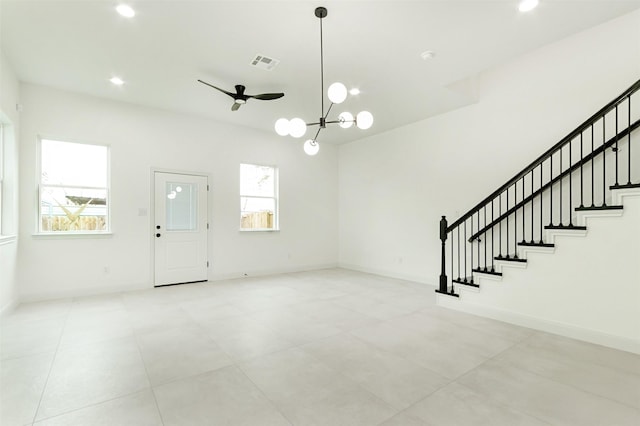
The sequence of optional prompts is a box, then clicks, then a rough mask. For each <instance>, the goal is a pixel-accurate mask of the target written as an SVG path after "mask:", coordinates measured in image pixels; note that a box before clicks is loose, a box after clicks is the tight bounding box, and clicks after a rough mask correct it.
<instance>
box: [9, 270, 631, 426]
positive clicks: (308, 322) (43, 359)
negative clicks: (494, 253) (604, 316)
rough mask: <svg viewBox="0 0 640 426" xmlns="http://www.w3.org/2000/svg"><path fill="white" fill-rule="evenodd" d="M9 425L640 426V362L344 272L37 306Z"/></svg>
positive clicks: (15, 359)
mask: <svg viewBox="0 0 640 426" xmlns="http://www.w3.org/2000/svg"><path fill="white" fill-rule="evenodd" d="M1 337H2V340H1V346H0V353H1V371H2V376H1V383H0V386H1V388H0V392H1V401H0V402H1V405H0V424H2V425H3V426H13V425H16V426H23V425H39V426H43V425H48V426H52V425H82V426H90V425H109V426H112V425H132V426H146V425H165V426H170V425H180V426H185V425H245V426H252V425H258V426H269V425H302V426H307V425H331V426H337V425H349V426H357V425H384V426H418V425H444V426H449V425H492V426H496V425H507V426H514V425H563V426H565V425H576V426H586V425H603V426H618V425H619V426H622V425H634V426H638V425H640V356H638V355H633V354H630V353H626V352H621V351H616V350H613V349H608V348H604V347H601V346H596V345H591V344H588V343H583V342H578V341H575V340H571V339H566V338H562V337H558V336H554V335H550V334H545V333H540V332H535V331H533V330H529V329H525V328H520V327H515V326H512V325H509V324H504V323H501V322H497V321H492V320H488V319H484V318H480V317H476V316H472V315H466V314H462V313H458V312H454V311H449V310H446V309H442V308H439V307H437V306H436V305H435V293H434V291H433V288H432V287H428V286H424V285H421V284H417V283H412V282H407V281H401V280H396V279H390V278H384V277H379V276H374V275H368V274H363V273H359V272H353V271H347V270H341V269H331V270H322V271H314V272H305V273H295V274H285V275H278V276H271V277H261V278H247V279H241V280H231V281H224V282H213V283H201V284H190V285H182V286H173V287H164V288H158V289H150V290H145V291H138V292H130V293H122V294H116V295H109V296H100V297H87V298H78V299H73V300H56V301H51V302H42V303H32V304H25V305H22V306H20V307H18V308H17V309H16V310H15V311H14V312H12V313H11V314H10V315H8V316H5V317H4V318H2V336H1Z"/></svg>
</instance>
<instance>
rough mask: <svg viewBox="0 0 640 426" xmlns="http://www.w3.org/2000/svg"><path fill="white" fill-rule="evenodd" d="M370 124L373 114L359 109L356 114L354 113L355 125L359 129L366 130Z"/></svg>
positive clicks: (371, 123)
mask: <svg viewBox="0 0 640 426" xmlns="http://www.w3.org/2000/svg"><path fill="white" fill-rule="evenodd" d="M372 125H373V114H371V113H370V112H369V111H360V112H359V113H358V115H356V126H358V128H359V129H362V130H367V129H368V128H369V127H371V126H372Z"/></svg>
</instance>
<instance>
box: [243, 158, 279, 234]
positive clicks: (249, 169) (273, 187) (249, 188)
mask: <svg viewBox="0 0 640 426" xmlns="http://www.w3.org/2000/svg"><path fill="white" fill-rule="evenodd" d="M240 230H241V231H275V230H278V169H276V168H275V167H269V166H258V165H255V164H240Z"/></svg>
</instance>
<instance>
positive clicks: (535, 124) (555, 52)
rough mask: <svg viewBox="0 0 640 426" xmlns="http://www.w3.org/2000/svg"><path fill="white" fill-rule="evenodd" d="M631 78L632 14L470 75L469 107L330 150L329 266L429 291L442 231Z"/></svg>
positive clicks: (635, 62) (638, 71) (637, 63)
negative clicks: (332, 240) (335, 181)
mask: <svg viewBox="0 0 640 426" xmlns="http://www.w3.org/2000/svg"><path fill="white" fill-rule="evenodd" d="M638 76H640V11H636V12H634V13H632V14H629V15H626V16H623V17H621V18H618V19H616V20H613V21H610V22H607V23H605V24H603V25H600V26H598V27H594V28H592V29H589V30H587V31H585V32H583V33H580V34H577V35H574V36H572V37H570V38H567V39H565V40H562V41H560V42H557V43H554V44H552V45H549V46H546V47H544V48H541V49H539V50H537V51H534V52H532V53H529V54H527V55H526V56H523V57H521V58H519V59H517V60H515V61H513V62H510V63H508V64H505V65H503V66H500V67H498V68H496V69H493V70H489V71H487V72H485V73H484V74H483V75H481V76H479V78H478V82H479V86H478V90H479V92H478V93H479V102H478V103H477V104H474V105H471V106H468V107H465V108H462V109H459V110H456V111H453V112H450V113H447V114H443V115H441V116H437V117H433V118H430V119H427V120H424V121H421V122H417V123H414V124H411V125H408V126H405V127H402V128H398V129H396V130H393V131H390V132H387V133H384V134H380V135H376V136H373V137H369V138H366V139H362V140H359V141H356V142H353V143H350V144H347V145H343V146H341V147H340V149H339V200H340V201H339V203H340V217H339V221H340V223H339V226H340V255H339V259H340V265H341V266H343V267H347V268H353V269H358V270H363V271H368V272H374V273H380V274H383V275H388V276H394V277H399V278H406V279H411V280H415V281H419V282H425V283H428V284H433V285H436V284H437V283H438V275H439V274H440V242H439V235H438V232H439V227H438V222H439V220H440V217H441V215H446V216H447V218H448V219H449V222H450V223H451V222H452V221H453V220H455V219H456V218H457V217H458V216H460V215H461V214H463V213H465V212H466V211H468V210H469V209H470V208H472V207H473V206H475V205H476V204H477V203H478V202H480V201H481V200H482V199H484V198H485V197H486V196H488V195H489V194H490V193H491V192H493V191H494V190H495V189H497V188H498V187H499V186H500V185H501V184H502V183H504V182H506V181H507V180H508V179H510V178H512V177H513V176H514V175H515V174H516V173H517V172H519V171H520V170H521V169H522V168H523V167H525V166H526V165H528V164H529V163H530V162H532V161H533V160H534V159H535V158H536V157H538V156H539V155H540V154H542V153H543V152H544V151H546V150H547V149H548V148H549V147H551V146H552V145H553V144H555V143H556V142H557V141H559V140H560V139H561V138H562V137H564V136H565V135H566V134H568V133H569V132H570V131H572V130H573V129H574V128H575V127H576V126H577V125H579V124H580V123H582V122H583V121H584V120H586V119H587V118H588V117H590V116H591V115H592V114H593V113H595V112H596V111H597V110H598V109H600V108H601V107H602V106H604V105H605V104H606V103H607V102H609V101H610V100H611V99H613V98H614V97H615V96H617V95H618V94H620V93H621V92H622V91H624V90H625V89H626V88H627V87H628V86H630V85H631V84H632V83H633V82H635V81H636V80H637V79H638Z"/></svg>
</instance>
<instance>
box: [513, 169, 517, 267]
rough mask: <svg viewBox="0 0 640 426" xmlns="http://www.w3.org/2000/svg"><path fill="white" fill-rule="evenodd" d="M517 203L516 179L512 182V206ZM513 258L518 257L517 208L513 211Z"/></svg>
mask: <svg viewBox="0 0 640 426" xmlns="http://www.w3.org/2000/svg"><path fill="white" fill-rule="evenodd" d="M517 205H518V181H515V182H514V184H513V207H514V208H515V206H517ZM513 252H514V254H513V258H514V259H517V258H518V209H515V210H514V211H513Z"/></svg>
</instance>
